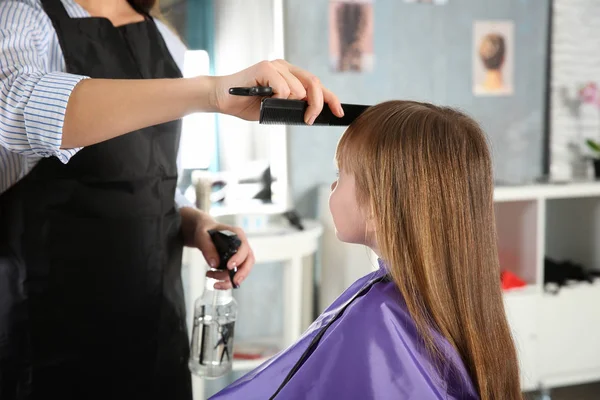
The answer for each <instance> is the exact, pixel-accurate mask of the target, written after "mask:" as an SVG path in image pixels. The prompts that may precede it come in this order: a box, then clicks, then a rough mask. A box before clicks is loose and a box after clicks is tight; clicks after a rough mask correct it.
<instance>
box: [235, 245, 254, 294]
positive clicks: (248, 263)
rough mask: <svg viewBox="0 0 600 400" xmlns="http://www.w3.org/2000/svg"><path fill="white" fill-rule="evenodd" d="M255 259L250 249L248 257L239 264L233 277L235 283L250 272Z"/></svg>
mask: <svg viewBox="0 0 600 400" xmlns="http://www.w3.org/2000/svg"><path fill="white" fill-rule="evenodd" d="M255 261H256V259H255V258H254V252H253V251H252V250H250V253H249V254H248V257H246V260H245V261H244V263H243V264H242V265H240V266H239V268H238V270H237V273H236V274H235V276H234V277H233V280H234V282H235V284H236V285H238V286H239V285H240V284H241V283H242V282H243V281H244V280H245V279H246V278H247V277H248V274H250V271H252V267H253V266H254V262H255Z"/></svg>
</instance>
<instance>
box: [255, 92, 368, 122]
mask: <svg viewBox="0 0 600 400" xmlns="http://www.w3.org/2000/svg"><path fill="white" fill-rule="evenodd" d="M307 107H308V103H307V102H306V101H304V100H287V99H273V98H266V99H264V100H263V101H262V103H261V105H260V119H259V123H261V124H263V125H306V123H305V122H304V114H305V113H306V109H307ZM342 108H343V109H344V116H343V117H342V118H338V117H336V116H335V115H333V113H332V112H331V110H330V109H329V107H327V106H325V107H323V111H321V114H319V116H318V117H317V118H316V119H315V122H314V124H313V125H321V126H323V125H324V126H348V125H350V124H351V123H352V122H353V121H354V120H355V119H356V118H357V117H358V116H359V115H360V114H362V113H363V112H364V111H365V110H366V109H367V108H369V106H364V105H356V104H342Z"/></svg>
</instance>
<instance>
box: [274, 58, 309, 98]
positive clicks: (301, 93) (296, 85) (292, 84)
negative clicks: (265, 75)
mask: <svg viewBox="0 0 600 400" xmlns="http://www.w3.org/2000/svg"><path fill="white" fill-rule="evenodd" d="M273 65H274V66H275V68H276V69H277V71H279V73H280V74H281V76H282V77H283V79H285V81H286V82H287V84H288V87H289V88H290V95H289V97H288V98H289V99H295V100H302V99H304V98H306V89H305V88H304V85H303V84H302V82H300V80H299V79H298V78H296V77H295V76H294V75H293V74H292V73H291V72H290V68H289V64H288V63H287V62H286V61H283V60H276V61H273Z"/></svg>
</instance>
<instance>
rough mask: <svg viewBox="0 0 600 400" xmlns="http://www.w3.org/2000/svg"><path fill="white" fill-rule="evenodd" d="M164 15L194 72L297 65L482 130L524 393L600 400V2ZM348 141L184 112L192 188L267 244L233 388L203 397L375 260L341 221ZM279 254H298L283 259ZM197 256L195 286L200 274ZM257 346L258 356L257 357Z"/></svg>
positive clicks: (491, 1)
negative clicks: (341, 233) (456, 115)
mask: <svg viewBox="0 0 600 400" xmlns="http://www.w3.org/2000/svg"><path fill="white" fill-rule="evenodd" d="M161 9H162V13H163V16H164V18H165V19H166V20H167V21H168V22H169V24H170V26H171V27H172V28H173V29H174V30H175V31H176V32H177V33H178V35H179V36H180V37H181V39H182V40H183V42H184V43H185V45H186V46H187V48H188V52H187V53H186V60H185V69H186V71H184V72H185V73H186V74H188V75H198V74H217V75H223V74H229V73H232V72H235V71H238V70H240V69H243V68H246V67H248V66H250V65H252V64H254V63H256V62H259V61H261V60H264V59H276V58H284V59H285V60H287V61H289V62H291V63H293V64H296V65H298V66H300V67H302V68H305V69H307V70H309V71H311V72H312V73H314V74H315V75H317V76H318V77H319V78H320V79H321V81H322V82H323V84H324V85H325V86H327V87H328V88H329V89H331V90H332V91H334V92H335V93H336V94H337V95H338V96H339V98H340V99H341V101H342V102H344V103H357V104H375V103H378V102H382V101H385V100H389V99H412V100H420V101H428V102H432V103H435V104H440V105H449V106H453V107H458V108H460V109H462V110H463V111H465V112H467V113H468V114H470V115H471V116H473V117H474V118H475V119H476V120H477V121H479V122H480V123H481V125H482V126H483V127H484V129H485V131H486V133H487V134H488V136H489V140H490V146H491V148H492V152H493V158H494V168H495V171H494V174H495V180H496V185H497V187H496V211H497V217H498V221H499V222H498V236H499V247H500V254H501V266H502V268H503V285H504V287H505V290H506V303H507V312H508V313H509V319H510V322H511V326H512V327H513V330H514V332H515V333H514V334H515V341H516V342H517V347H518V348H519V355H520V362H521V367H522V378H523V390H524V392H527V393H528V396H530V397H531V398H534V397H546V398H550V396H551V397H552V398H556V399H563V398H564V399H598V398H600V385H598V384H596V383H595V382H596V381H600V341H598V339H597V338H598V337H599V335H600V311H598V309H597V307H596V304H600V283H598V282H597V281H596V276H597V274H596V273H595V271H596V268H598V267H600V251H599V250H598V243H600V184H599V183H597V182H596V180H597V177H598V176H600V147H596V146H595V144H596V143H595V142H596V141H600V88H599V86H598V85H600V1H598V0H429V1H425V0H421V1H418V0H372V1H367V0H247V1H239V0H161ZM342 132H343V129H341V128H330V127H305V126H293V127H288V128H285V127H273V126H270V127H269V126H262V125H259V124H257V123H248V122H245V121H238V120H235V119H232V118H227V117H225V116H218V117H217V116H215V115H210V114H204V115H193V116H190V117H186V121H184V133H183V140H184V142H185V143H186V146H185V154H182V155H181V157H182V164H183V167H184V173H183V174H182V176H181V179H180V187H181V188H182V189H183V190H184V192H185V193H186V196H187V197H188V198H189V199H190V200H191V201H193V202H196V204H198V205H199V206H202V208H205V209H208V210H209V211H210V212H211V213H213V215H215V216H217V217H219V218H224V219H225V220H227V221H232V222H235V223H237V224H240V225H242V226H243V227H244V228H245V229H246V230H247V231H248V232H249V234H250V236H251V241H254V243H255V246H258V247H259V248H260V251H257V257H258V258H259V260H258V261H259V262H258V263H257V266H256V267H255V269H254V271H253V273H252V275H251V278H250V279H249V280H248V282H247V283H245V287H244V288H242V289H240V290H239V291H236V293H235V296H236V298H237V300H238V303H239V308H240V311H239V319H238V322H237V323H236V324H237V325H236V338H235V340H236V343H239V345H238V347H237V349H238V354H242V353H244V351H246V352H245V353H244V354H245V356H244V357H245V359H244V361H243V362H242V361H241V360H238V362H237V363H236V364H235V365H234V370H235V371H234V372H232V373H231V374H229V375H227V376H226V377H224V378H222V379H219V380H215V381H202V382H199V381H198V380H197V381H196V382H195V384H196V387H195V390H196V397H197V399H202V398H205V397H206V396H209V395H210V394H212V393H214V392H216V391H217V390H219V389H221V388H223V387H224V386H226V385H227V384H228V383H230V382H232V381H233V380H234V379H236V378H237V377H239V376H241V375H243V374H244V373H245V372H248V370H250V369H251V368H253V367H255V366H256V365H259V364H260V363H261V362H263V361H265V360H266V359H267V358H268V356H269V354H271V353H269V351H268V349H278V348H281V347H284V346H285V345H287V344H288V343H287V342H289V341H293V339H294V338H296V337H297V335H299V334H300V333H301V332H302V329H304V328H306V327H307V326H308V324H310V322H311V321H312V320H313V318H314V317H315V316H316V315H318V314H319V313H320V312H321V311H322V310H323V309H324V308H325V307H326V306H327V305H328V304H329V302H331V301H332V300H333V299H334V298H335V297H336V296H337V295H339V294H340V293H341V291H342V290H343V289H345V288H346V287H347V286H348V285H349V284H350V283H351V282H353V281H354V280H355V279H356V278H358V277H359V276H361V275H363V274H365V273H367V272H369V271H370V270H371V269H372V268H373V265H375V261H374V257H373V255H372V254H370V252H368V251H366V250H365V249H364V248H360V247H356V246H352V245H345V244H341V243H338V242H337V240H336V239H335V234H334V231H333V226H332V222H331V220H330V217H329V214H328V209H327V196H328V185H329V184H330V183H331V182H332V181H333V180H334V179H335V168H334V164H333V155H334V152H335V147H336V144H337V141H338V139H339V137H340V135H341V133H342ZM596 168H597V169H596ZM207 180H208V182H209V183H208V186H207V184H206V181H207ZM200 182H204V184H203V185H204V186H203V188H202V189H201V190H200V189H199V187H200ZM207 191H208V192H209V195H208V196H207ZM207 198H208V200H206V199H207ZM202 199H204V200H202ZM201 200H202V204H200V202H201ZM286 211H287V212H289V211H292V212H293V213H292V214H291V216H290V214H288V215H287V216H286V215H283V213H284V212H286ZM294 217H298V218H299V221H300V224H301V225H303V226H304V228H305V229H303V230H299V229H298V228H297V224H296V225H295V224H294V223H291V222H290V221H292V222H293V221H295V219H294ZM284 228H285V229H284ZM277 246H279V247H280V249H281V248H283V249H285V251H284V252H286V254H287V255H285V256H284V255H281V256H279V255H276V254H275V253H276V252H275V251H274V250H272V249H274V248H276V247H277ZM281 246H283V247H281ZM263 248H264V250H263ZM187 260H188V261H187V264H186V268H188V273H189V274H191V275H190V276H193V274H194V272H193V271H192V270H194V269H201V268H196V267H198V266H197V265H194V264H201V263H202V262H201V261H197V260H196V261H194V256H193V255H190V256H188V259H187ZM192 267H193V268H192ZM195 284H196V283H195V281H194V279H192V278H189V277H188V297H189V301H190V302H191V301H193V298H195V297H196V296H197V295H198V293H199V292H198V290H200V292H201V289H197V288H196V289H194V287H193V286H194V285H195ZM200 287H201V286H200ZM278 337H283V338H284V339H281V340H280V339H273V338H278ZM244 343H245V344H246V345H247V346H246V348H245V350H244V351H242V350H240V349H242V347H240V346H242V344H244ZM248 349H254V352H255V353H256V354H258V355H256V357H254V358H252V357H250V358H251V360H253V361H248V359H247V358H248V357H249V356H248V355H247V353H248V352H250V353H252V352H251V351H250V350H248ZM257 349H259V350H257ZM273 351H276V350H273ZM253 354H254V353H253ZM499 356H501V355H499Z"/></svg>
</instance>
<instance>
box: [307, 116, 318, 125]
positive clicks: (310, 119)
mask: <svg viewBox="0 0 600 400" xmlns="http://www.w3.org/2000/svg"><path fill="white" fill-rule="evenodd" d="M315 119H317V116H316V115H313V116H312V117H310V118H309V119H308V122H307V124H308V125H312V124H314V122H315Z"/></svg>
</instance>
